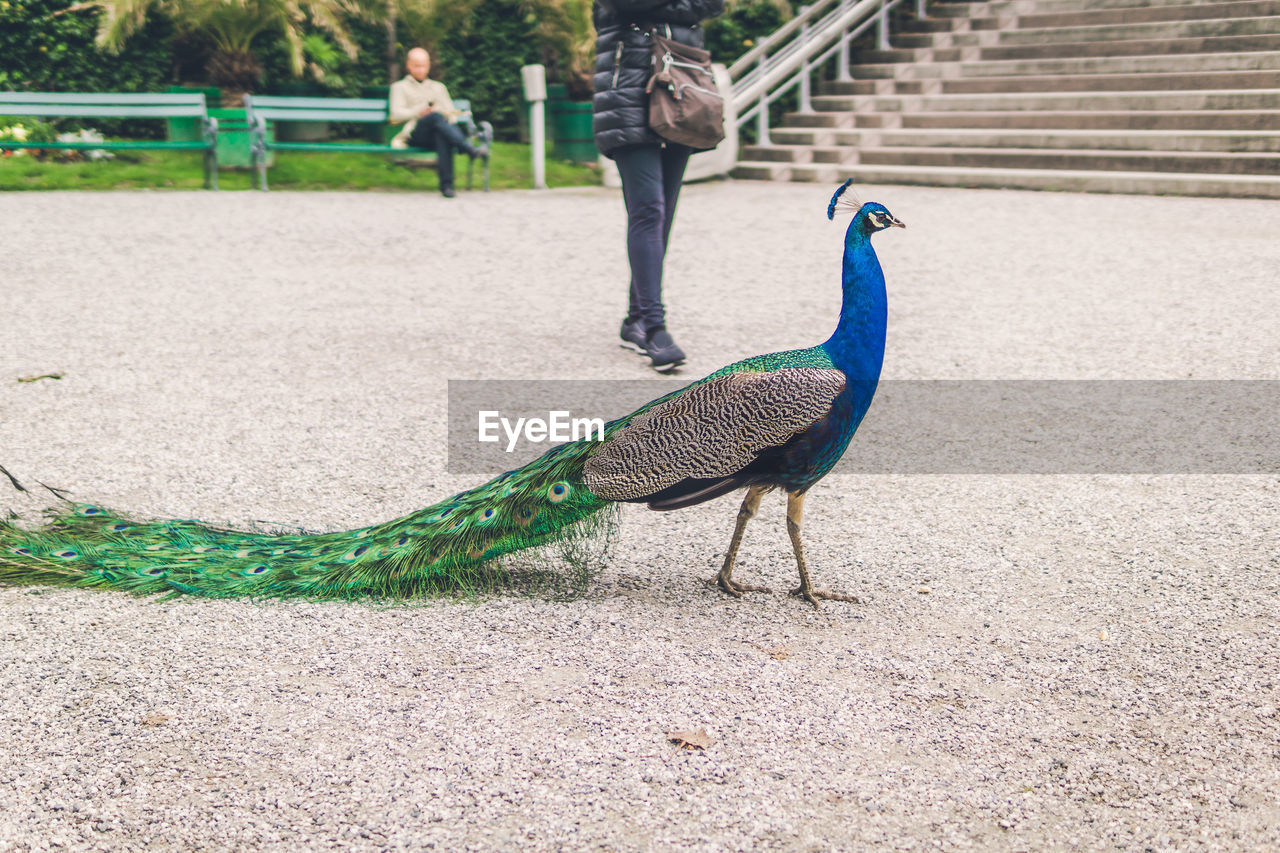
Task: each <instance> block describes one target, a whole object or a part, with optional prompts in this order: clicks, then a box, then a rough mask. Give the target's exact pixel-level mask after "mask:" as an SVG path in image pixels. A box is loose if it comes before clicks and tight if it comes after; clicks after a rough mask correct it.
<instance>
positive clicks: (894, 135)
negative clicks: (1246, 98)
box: [772, 128, 1280, 154]
mask: <svg viewBox="0 0 1280 853" xmlns="http://www.w3.org/2000/svg"><path fill="white" fill-rule="evenodd" d="M818 134H823V135H818ZM869 135H870V136H874V138H875V139H876V144H877V145H880V146H883V147H886V148H889V147H893V148H904V147H922V148H943V147H952V146H954V147H958V148H1023V149H1028V148H1059V149H1076V150H1082V149H1089V150H1117V151H1235V152H1253V153H1260V154H1262V153H1271V154H1280V131H1254V132H1252V133H1240V132H1238V131H1165V130H1124V131H1114V130H1110V131H1109V130H982V129H955V130H945V131H937V130H915V129H902V130H879V131H860V130H850V131H845V130H834V129H833V130H828V131H814V130H787V131H785V132H784V130H783V129H782V128H778V129H777V130H775V131H774V132H773V134H772V136H773V139H774V141H775V142H779V143H786V144H789V145H823V146H831V145H850V146H857V145H861V144H863V142H864V139H866V138H869Z"/></svg>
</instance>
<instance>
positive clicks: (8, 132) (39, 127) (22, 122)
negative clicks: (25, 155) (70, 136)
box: [0, 116, 58, 151]
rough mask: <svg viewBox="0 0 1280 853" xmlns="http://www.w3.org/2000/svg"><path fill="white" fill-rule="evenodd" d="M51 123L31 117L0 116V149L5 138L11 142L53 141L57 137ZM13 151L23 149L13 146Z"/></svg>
mask: <svg viewBox="0 0 1280 853" xmlns="http://www.w3.org/2000/svg"><path fill="white" fill-rule="evenodd" d="M57 135H58V134H57V131H55V130H54V129H53V125H51V124H47V123H45V122H43V121H37V120H36V119H32V118H6V117H4V116H0V149H3V148H4V142H5V140H12V141H13V142H53V141H54V139H55V138H57ZM12 150H14V151H22V150H24V149H21V148H15V149H12Z"/></svg>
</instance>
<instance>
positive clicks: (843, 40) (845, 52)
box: [836, 0, 923, 83]
mask: <svg viewBox="0 0 1280 853" xmlns="http://www.w3.org/2000/svg"><path fill="white" fill-rule="evenodd" d="M921 1H922V2H923V0H921ZM836 79H837V80H839V81H840V82H841V83H848V82H849V81H850V80H852V79H853V76H852V75H850V74H849V30H848V29H846V30H845V31H844V32H843V33H841V34H840V58H839V59H837V60H836Z"/></svg>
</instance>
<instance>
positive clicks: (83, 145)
mask: <svg viewBox="0 0 1280 853" xmlns="http://www.w3.org/2000/svg"><path fill="white" fill-rule="evenodd" d="M0 116H14V117H32V118H39V119H51V118H80V117H84V118H153V119H174V118H183V119H196V120H198V121H199V122H200V127H201V129H202V133H201V135H200V136H201V138H199V139H193V140H184V141H166V140H160V139H106V140H103V141H101V142H89V141H76V142H34V141H31V140H27V141H25V142H16V141H8V140H6V141H5V142H4V143H3V146H2V147H4V148H45V149H52V148H62V149H81V150H96V149H116V150H120V149H126V150H169V151H174V150H177V151H203V152H204V185H205V188H206V189H214V190H216V189H217V188H218V122H217V120H216V119H212V118H210V117H209V113H208V111H207V110H206V109H205V103H204V95H203V94H201V93H199V92H191V93H173V94H137V93H133V92H93V93H80V92H0Z"/></svg>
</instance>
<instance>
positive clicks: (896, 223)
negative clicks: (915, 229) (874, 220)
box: [889, 213, 907, 228]
mask: <svg viewBox="0 0 1280 853" xmlns="http://www.w3.org/2000/svg"><path fill="white" fill-rule="evenodd" d="M889 227H890V228H906V227H907V223H905V222H903V221H902V220H901V219H899V218H898V217H896V216H894V215H893V214H892V213H890V214H889Z"/></svg>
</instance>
